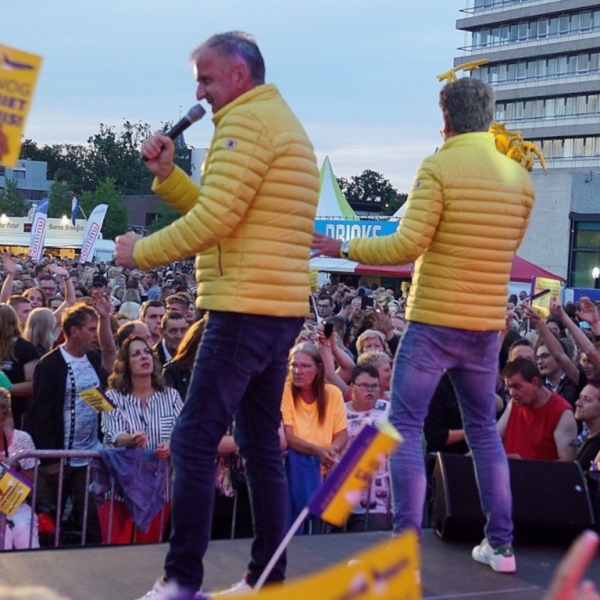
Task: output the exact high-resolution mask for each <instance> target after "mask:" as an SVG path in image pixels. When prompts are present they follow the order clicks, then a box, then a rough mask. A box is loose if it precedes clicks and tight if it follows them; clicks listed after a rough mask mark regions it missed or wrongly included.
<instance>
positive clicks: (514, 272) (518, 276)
mask: <svg viewBox="0 0 600 600" xmlns="http://www.w3.org/2000/svg"><path fill="white" fill-rule="evenodd" d="M413 269H414V265H413V263H409V264H407V265H382V266H380V265H363V264H360V263H359V264H358V265H356V267H355V269H354V272H355V273H356V274H357V275H387V276H388V277H400V278H401V279H410V278H411V277H412V273H413ZM533 277H547V278H549V279H558V280H560V281H564V277H560V275H555V274H554V273H551V272H550V271H546V269H542V268H541V267H538V266H537V265H534V264H533V263H530V262H529V261H528V260H525V259H524V258H521V257H519V256H515V258H514V260H513V264H512V269H511V271H510V280H511V281H521V282H526V283H530V282H531V279H532V278H533Z"/></svg>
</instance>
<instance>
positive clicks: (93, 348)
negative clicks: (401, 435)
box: [0, 253, 600, 548]
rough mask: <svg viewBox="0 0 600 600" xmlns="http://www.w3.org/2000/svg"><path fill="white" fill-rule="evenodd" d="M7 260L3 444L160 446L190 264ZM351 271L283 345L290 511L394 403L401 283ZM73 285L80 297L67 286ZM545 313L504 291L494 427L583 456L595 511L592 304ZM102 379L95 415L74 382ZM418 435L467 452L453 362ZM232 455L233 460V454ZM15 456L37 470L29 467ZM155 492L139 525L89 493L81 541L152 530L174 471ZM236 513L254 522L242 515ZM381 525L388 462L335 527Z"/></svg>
mask: <svg viewBox="0 0 600 600" xmlns="http://www.w3.org/2000/svg"><path fill="white" fill-rule="evenodd" d="M58 264H60V265H61V266H57V265H58ZM2 265H3V271H4V277H3V283H2V290H1V292H0V294H1V295H2V298H1V299H2V303H0V321H1V323H2V327H1V329H0V330H1V331H2V337H3V343H2V344H0V351H1V352H2V358H3V360H2V363H1V364H2V370H1V371H0V378H1V380H2V387H3V388H4V390H3V394H4V396H3V398H4V399H5V403H6V404H7V406H6V407H5V410H6V411H7V414H10V416H9V417H8V418H7V419H5V423H6V424H5V429H4V430H5V431H6V432H7V433H6V436H7V440H8V444H7V448H8V452H9V453H11V452H12V451H13V446H12V438H13V435H14V433H15V432H16V435H15V440H18V441H19V443H20V444H21V445H23V444H25V446H24V447H28V448H30V449H31V448H33V447H34V446H33V443H34V442H35V444H36V446H37V448H39V449H57V450H58V449H68V450H73V451H77V450H98V449H100V448H102V447H106V448H118V447H130V448H140V449H147V450H152V451H153V452H154V453H155V455H156V457H157V458H158V459H160V460H168V459H169V439H170V434H171V431H172V429H173V426H174V423H175V420H176V418H177V416H178V414H179V412H180V411H181V408H182V406H183V400H184V399H185V397H186V394H187V390H188V386H189V383H190V380H191V377H192V370H193V363H194V359H195V356H196V352H197V349H198V345H199V343H200V341H201V339H202V334H203V331H204V327H205V323H206V318H207V317H206V315H202V314H201V312H200V311H197V310H196V308H195V307H194V304H193V300H192V298H193V295H194V287H193V285H191V284H190V278H189V274H188V273H187V272H186V271H187V270H189V269H190V266H189V265H188V264H186V263H180V264H174V265H171V266H169V267H168V268H164V269H161V270H159V271H149V272H141V271H136V270H128V269H122V268H120V267H117V266H115V265H114V264H102V263H100V264H98V265H87V266H83V265H79V264H78V263H77V262H76V261H71V260H68V259H63V260H51V259H44V260H43V261H41V262H40V263H36V264H32V263H31V262H30V261H28V260H27V259H19V258H16V257H13V256H11V255H10V254H8V253H6V254H4V257H3V261H2ZM40 280H41V281H40ZM84 281H85V282H86V283H87V284H88V285H89V282H91V287H89V288H88V287H86V285H84V284H83V282H84ZM15 282H18V283H17V285H15ZM50 282H52V283H54V284H55V285H53V286H51V284H50ZM68 282H70V285H69V283H68ZM41 283H44V284H45V285H44V287H45V288H46V289H47V290H48V292H47V293H44V290H43V288H42V287H41ZM355 284H356V285H352V282H351V281H348V282H346V283H344V282H338V283H335V284H332V283H331V282H330V281H327V282H326V283H325V284H324V285H323V286H322V287H321V288H320V289H319V291H318V292H316V293H314V294H313V296H312V301H311V302H307V306H309V307H312V312H309V313H307V315H306V319H305V321H304V324H303V326H302V329H301V331H300V334H299V335H298V337H297V340H296V342H297V344H296V345H295V346H294V347H293V348H292V350H291V352H290V355H289V357H288V359H287V360H288V368H289V372H288V377H287V383H286V385H285V388H284V392H283V396H282V402H281V417H282V420H281V447H282V460H285V461H286V468H287V476H288V485H289V498H290V507H291V508H290V514H289V517H288V519H289V522H290V523H291V522H292V521H293V519H294V518H295V517H296V516H297V515H298V514H299V512H300V511H301V510H302V509H303V508H304V506H305V505H306V503H307V502H308V500H309V498H310V497H311V495H312V494H313V493H314V491H315V490H316V488H317V487H318V486H319V485H320V483H321V482H322V480H323V478H324V477H326V476H327V473H328V471H329V470H330V469H331V468H332V467H334V466H335V464H336V463H337V462H338V461H339V459H340V457H341V455H342V454H343V452H344V451H345V449H346V448H347V446H348V445H349V444H351V443H352V440H353V439H354V438H355V437H356V435H357V434H358V433H359V432H360V430H361V429H362V427H363V426H364V425H365V424H366V423H369V424H372V425H375V424H377V423H380V422H382V421H385V420H387V419H388V417H389V410H390V402H389V400H390V380H391V361H392V360H393V356H394V352H395V350H396V348H397V347H398V342H399V340H400V337H401V334H402V330H403V328H404V316H405V299H404V298H403V297H402V295H401V294H399V293H398V292H397V291H396V290H395V289H391V288H388V289H384V288H382V287H378V286H377V285H375V284H373V285H371V286H367V284H366V282H365V281H364V280H359V281H358V282H355ZM51 287H52V290H50V288H51ZM69 288H71V292H72V291H73V290H75V289H77V290H78V291H80V292H81V296H80V297H75V296H74V295H73V294H72V293H70V291H69ZM36 291H39V292H40V293H39V294H37V295H36V294H35V292H36ZM128 291H134V292H135V297H134V299H133V300H127V299H126V298H127V297H128V296H127V292H128ZM50 294H51V297H52V298H56V299H57V300H60V305H59V309H58V310H57V311H55V312H52V311H51V310H49V309H47V308H46V306H45V304H46V303H47V300H48V296H49V295H50ZM522 295H523V296H526V293H525V292H523V294H522ZM32 296H33V297H36V296H39V298H40V302H41V306H36V308H34V309H31V307H30V304H31V303H30V301H29V299H30V298H31V297H32ZM151 296H152V297H151ZM129 297H131V296H129ZM126 302H129V303H132V304H135V307H136V308H135V311H134V314H135V316H136V317H137V318H131V317H128V316H125V315H124V314H123V313H122V312H121V306H122V304H123V303H126ZM57 304H58V302H57ZM17 308H18V310H17ZM541 312H543V311H539V312H538V311H536V310H535V309H534V308H532V307H531V306H530V305H529V303H528V301H527V300H525V301H524V302H522V301H521V300H519V299H516V298H510V299H509V302H508V303H507V317H506V328H505V329H504V331H502V332H501V334H500V336H499V337H500V341H501V344H500V353H499V356H498V379H497V387H496V394H497V395H496V407H497V418H498V424H497V426H498V431H499V432H500V435H501V437H502V439H503V443H504V447H505V450H506V453H507V455H508V456H509V457H510V458H523V459H534V460H577V461H578V462H579V463H580V465H581V468H582V470H583V471H584V472H585V473H587V474H588V485H589V489H590V492H591V494H592V498H593V499H594V500H595V501H596V505H595V506H596V510H598V507H599V506H600V505H599V503H598V500H597V480H598V476H597V472H598V471H597V470H598V466H599V463H600V343H599V342H597V341H595V339H596V337H595V336H600V316H599V313H598V308H597V306H596V305H595V304H594V303H593V302H591V301H590V300H589V299H587V298H582V299H581V301H580V302H579V304H578V305H577V306H575V305H572V304H567V305H566V306H565V307H563V306H561V305H559V304H555V305H553V306H552V308H551V314H550V315H549V316H547V318H543V317H542V316H540V313H541ZM97 386H101V387H102V389H104V390H106V395H107V397H108V398H109V399H110V401H111V402H112V403H113V404H114V406H115V407H116V409H115V410H113V411H107V412H104V413H103V414H102V415H101V418H99V417H98V416H97V415H96V413H95V412H94V411H93V410H91V409H90V408H89V407H88V406H87V405H86V404H85V403H84V402H81V401H80V400H78V399H77V393H78V392H79V391H81V390H84V389H89V388H93V387H97ZM74 392H75V393H74ZM8 398H10V399H11V400H10V408H9V406H8ZM73 398H75V400H73ZM70 411H71V412H70ZM75 413H76V416H74V414H75ZM233 430H234V423H233V422H232V423H231V427H230V429H229V431H228V433H227V435H226V436H224V438H223V440H222V443H221V446H220V450H219V455H220V456H221V457H227V456H229V455H230V454H232V453H235V452H236V445H235V441H234V438H233ZM26 432H29V434H31V436H32V437H33V439H32V437H31V436H30V435H29V434H28V433H26ZM424 443H425V448H426V453H431V452H438V451H441V452H449V453H459V454H467V453H468V452H469V447H468V445H467V442H466V436H465V432H464V428H463V424H462V415H461V412H460V409H459V406H458V401H457V396H456V391H455V389H454V386H453V384H452V382H451V380H450V379H449V378H448V377H447V376H444V377H443V378H442V380H441V381H440V384H439V386H438V388H437V390H436V392H435V394H434V397H433V400H432V403H431V405H430V407H429V411H428V414H427V417H426V420H425V428H424ZM30 462H31V461H29V462H28V463H27V466H29V467H30V466H31V465H30ZM235 462H236V463H237V464H238V465H240V466H239V469H238V470H239V471H240V472H243V467H241V461H240V460H239V458H236V459H235ZM86 464H87V460H77V459H72V460H71V461H70V464H68V466H67V467H65V472H64V475H63V477H64V486H65V494H70V495H71V497H72V502H73V508H72V510H73V514H72V515H71V518H75V519H76V518H79V517H78V515H82V514H83V510H84V504H85V501H86V496H87V491H86V489H85V476H84V473H85V468H84V467H85V465H86ZM224 464H225V465H226V466H227V468H226V470H225V471H223V469H220V470H219V471H218V476H217V481H220V485H221V489H222V488H223V477H224V476H225V477H226V478H229V481H227V482H226V483H225V486H224V487H225V488H227V486H229V487H230V488H231V480H230V479H231V477H232V475H235V474H234V473H233V469H232V468H231V464H232V463H231V461H228V462H227V463H224ZM221 466H223V464H222V465H221ZM55 467H56V465H52V464H48V465H43V469H42V472H43V474H44V477H43V479H42V480H40V482H39V483H40V485H39V486H38V493H37V496H38V503H39V504H41V505H48V504H49V505H52V504H53V503H55V502H56V498H55V493H56V491H55V490H56V484H57V481H56V468H55ZM24 470H25V472H26V473H28V474H31V469H30V468H25V467H24ZM242 481H243V475H242ZM162 496H163V498H164V500H165V507H164V509H163V510H162V511H161V512H160V514H159V515H157V516H156V517H155V519H154V520H153V523H152V524H151V526H150V528H149V530H148V531H140V530H139V528H136V527H135V525H134V524H133V521H132V518H131V515H130V514H129V513H128V510H127V508H126V505H125V503H124V502H123V498H117V499H115V500H113V499H111V500H110V502H106V503H105V504H104V505H103V506H102V507H99V508H98V511H97V514H98V515H99V518H96V510H95V505H94V504H92V505H91V506H92V510H89V511H88V524H87V528H86V539H87V541H88V542H89V543H100V542H103V543H130V542H133V541H137V542H144V541H160V540H161V539H163V538H164V535H165V531H164V528H165V526H166V524H167V523H168V516H169V490H168V485H166V487H165V490H164V491H163V494H162ZM109 513H110V514H111V515H112V516H111V531H110V532H109V531H108V522H109V517H108V515H109ZM25 516H26V517H27V518H25V519H24V520H23V523H24V525H23V527H24V528H26V529H27V534H21V535H18V534H17V531H18V527H15V526H14V525H13V526H12V527H11V532H12V533H13V535H12V536H7V537H6V538H5V539H6V544H7V547H9V544H11V545H12V547H15V548H19V547H30V546H32V547H37V546H39V542H38V541H37V530H35V528H34V530H35V531H36V533H35V535H34V536H33V538H32V540H31V541H30V539H29V529H30V522H31V519H32V518H34V519H37V517H36V515H35V512H34V511H31V510H29V511H28V512H27V515H25ZM242 518H245V519H246V520H247V521H248V523H247V525H248V527H246V531H250V530H251V524H250V519H249V514H248V513H246V514H245V515H243V516H242ZM13 521H16V520H15V519H13ZM36 523H37V521H36ZM36 527H37V525H36ZM391 527H392V503H391V488H390V475H389V467H388V464H387V461H384V462H383V463H382V465H381V468H380V469H379V470H378V471H377V473H376V474H375V476H374V477H373V481H372V483H371V486H370V488H369V489H368V490H366V491H365V492H364V494H363V498H362V499H361V501H360V503H359V504H358V505H357V506H356V507H355V508H354V510H353V513H352V515H351V517H350V519H349V520H348V522H347V524H346V526H345V527H344V529H345V530H348V531H359V530H367V529H369V530H372V529H391ZM161 528H162V529H161ZM323 530H324V525H323V523H321V522H318V520H313V522H307V523H306V524H305V526H304V531H306V532H316V531H323Z"/></svg>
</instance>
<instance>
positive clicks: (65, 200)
mask: <svg viewBox="0 0 600 600" xmlns="http://www.w3.org/2000/svg"><path fill="white" fill-rule="evenodd" d="M48 197H49V198H50V204H49V206H48V216H49V217H50V218H51V219H60V218H61V217H62V216H63V215H67V217H69V218H71V190H70V189H69V186H68V185H67V184H66V183H63V182H60V181H56V180H54V182H53V183H52V185H51V186H50V193H49V194H48Z"/></svg>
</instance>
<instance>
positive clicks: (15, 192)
mask: <svg viewBox="0 0 600 600" xmlns="http://www.w3.org/2000/svg"><path fill="white" fill-rule="evenodd" d="M5 185H6V187H5V188H4V189H0V213H1V214H4V215H7V216H8V217H26V216H27V212H28V211H29V206H30V205H29V202H27V200H26V199H25V196H24V195H23V193H22V192H21V191H20V190H19V188H18V183H17V180H16V179H7V180H6V184H5Z"/></svg>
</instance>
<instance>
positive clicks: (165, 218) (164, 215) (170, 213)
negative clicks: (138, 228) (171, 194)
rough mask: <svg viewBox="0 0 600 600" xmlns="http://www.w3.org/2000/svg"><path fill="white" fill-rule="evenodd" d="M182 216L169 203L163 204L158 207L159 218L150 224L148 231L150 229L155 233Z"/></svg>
mask: <svg viewBox="0 0 600 600" xmlns="http://www.w3.org/2000/svg"><path fill="white" fill-rule="evenodd" d="M180 216H181V215H180V214H179V213H178V212H177V211H176V210H173V209H172V208H171V207H170V206H169V205H168V204H163V205H162V206H161V207H160V208H159V209H158V219H156V220H155V221H153V222H152V223H151V224H150V226H149V227H148V231H150V233H154V232H155V231H158V230H159V229H163V228H164V227H167V225H170V224H171V223H172V222H173V221H176V220H177V219H178V218H179V217H180Z"/></svg>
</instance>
